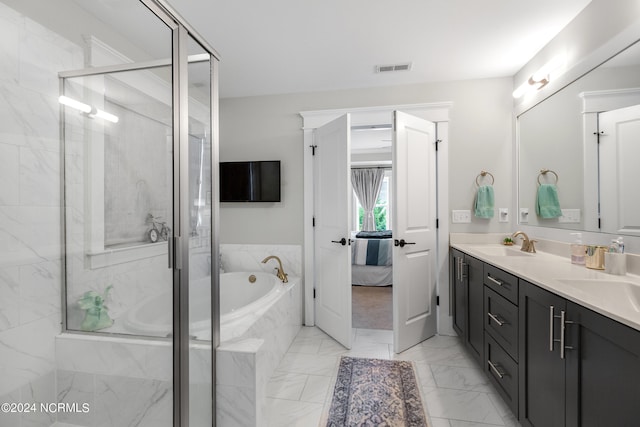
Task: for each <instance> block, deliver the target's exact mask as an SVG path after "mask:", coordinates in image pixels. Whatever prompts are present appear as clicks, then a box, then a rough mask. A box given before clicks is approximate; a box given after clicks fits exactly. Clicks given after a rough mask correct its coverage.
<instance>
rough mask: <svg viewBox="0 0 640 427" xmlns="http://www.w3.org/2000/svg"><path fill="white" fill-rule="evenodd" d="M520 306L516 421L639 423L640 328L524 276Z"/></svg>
mask: <svg viewBox="0 0 640 427" xmlns="http://www.w3.org/2000/svg"><path fill="white" fill-rule="evenodd" d="M519 308H520V337H521V340H520V365H519V366H520V423H521V424H522V425H524V426H536V427H540V426H543V427H547V426H550V427H553V426H567V427H578V426H582V427H589V426H593V427H596V426H621V427H622V426H636V425H639V424H640V421H639V417H640V408H639V407H638V396H640V332H638V331H636V330H635V329H632V328H629V327H628V326H625V325H622V324H621V323H619V322H616V321H615V320H612V319H610V318H608V317H605V316H602V315H600V314H598V313H595V312H594V311H592V310H589V309H587V308H585V307H582V306H580V305H578V304H575V303H572V302H570V301H567V300H565V299H564V298H561V297H559V296H557V295H555V294H553V293H551V292H548V291H545V290H543V289H541V288H539V287H537V286H535V285H532V284H530V283H527V282H525V281H522V280H521V281H520V306H519ZM563 347H564V349H563Z"/></svg>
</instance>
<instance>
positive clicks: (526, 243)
mask: <svg viewBox="0 0 640 427" xmlns="http://www.w3.org/2000/svg"><path fill="white" fill-rule="evenodd" d="M518 236H520V237H521V238H522V247H521V248H520V250H521V251H523V252H530V253H532V254H535V253H536V247H535V245H534V243H535V242H537V240H530V239H529V236H527V233H525V232H524V231H516V232H515V233H513V235H512V236H511V238H512V239H515V238H516V237H518Z"/></svg>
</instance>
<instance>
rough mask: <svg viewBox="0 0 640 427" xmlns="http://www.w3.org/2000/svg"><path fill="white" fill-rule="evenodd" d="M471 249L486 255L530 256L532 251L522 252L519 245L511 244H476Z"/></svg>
mask: <svg viewBox="0 0 640 427" xmlns="http://www.w3.org/2000/svg"><path fill="white" fill-rule="evenodd" d="M473 250H475V251H478V252H480V253H482V254H483V255H487V256H532V255H533V254H532V253H529V252H522V251H521V250H520V248H519V247H511V246H476V247H474V248H473Z"/></svg>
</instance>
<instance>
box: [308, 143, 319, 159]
mask: <svg viewBox="0 0 640 427" xmlns="http://www.w3.org/2000/svg"><path fill="white" fill-rule="evenodd" d="M309 147H311V155H312V156H315V155H316V148H318V146H317V145H310V146H309Z"/></svg>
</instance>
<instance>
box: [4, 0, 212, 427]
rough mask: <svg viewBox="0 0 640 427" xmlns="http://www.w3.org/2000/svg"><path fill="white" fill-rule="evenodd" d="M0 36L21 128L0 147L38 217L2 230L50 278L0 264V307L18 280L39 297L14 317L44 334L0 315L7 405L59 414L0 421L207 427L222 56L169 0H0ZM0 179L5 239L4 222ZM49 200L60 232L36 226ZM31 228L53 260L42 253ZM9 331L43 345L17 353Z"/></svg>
mask: <svg viewBox="0 0 640 427" xmlns="http://www.w3.org/2000/svg"><path fill="white" fill-rule="evenodd" d="M48 3H55V4H54V5H50V4H48ZM0 23H2V25H0V27H2V28H3V29H2V30H0V31H2V34H1V35H2V36H3V38H5V39H8V40H10V41H16V40H17V44H18V46H19V47H18V48H16V50H15V55H13V56H12V54H13V53H14V52H5V51H4V49H6V48H8V47H9V46H10V45H11V44H12V42H10V43H7V44H2V45H1V46H0V53H2V54H3V58H8V61H6V62H5V61H3V62H4V64H3V65H1V66H0V69H2V70H0V71H6V70H8V71H11V72H13V71H14V68H15V72H16V77H15V78H13V76H9V77H10V78H9V79H4V78H2V79H0V89H4V90H0V94H5V93H10V94H11V95H12V96H13V98H12V99H8V100H7V101H8V102H7V105H10V107H9V113H11V114H14V111H15V117H4V115H5V114H8V113H6V110H7V109H5V110H1V109H0V114H2V115H3V123H12V124H11V125H10V126H9V127H8V128H7V127H5V129H9V130H8V131H7V132H9V131H11V132H12V133H14V134H12V135H11V137H12V138H8V137H7V135H8V133H2V134H1V135H0V152H1V154H2V155H3V158H4V159H8V160H10V159H11V156H9V157H7V154H11V153H12V148H11V147H13V146H15V145H16V144H17V146H18V147H19V150H18V152H19V153H18V154H19V155H18V156H17V157H16V159H17V173H16V176H17V177H18V181H20V180H22V181H25V182H27V183H28V184H29V185H28V187H32V188H33V191H34V192H35V194H36V195H38V194H42V196H41V197H35V196H33V197H32V198H31V199H32V200H28V199H26V198H24V197H23V198H21V199H20V198H18V199H16V203H23V204H25V207H24V208H23V207H22V206H20V208H21V209H22V212H27V211H28V212H30V215H31V217H32V218H33V220H30V219H29V217H25V218H24V221H25V223H24V224H23V225H21V228H20V229H18V230H15V232H14V233H13V235H14V237H15V239H16V241H17V242H19V243H20V244H21V245H22V246H24V247H28V248H30V249H31V250H33V252H34V255H33V259H34V260H33V261H29V262H31V264H28V265H33V266H34V267H29V268H33V269H35V268H36V267H35V266H38V265H41V264H44V261H47V263H48V264H51V265H52V266H53V267H47V271H44V270H43V269H44V268H45V267H44V266H42V267H40V269H41V271H43V273H42V274H41V276H42V277H45V278H47V279H48V278H49V277H51V279H48V280H49V282H50V283H49V282H47V287H46V288H45V287H44V286H42V285H41V283H40V282H42V281H43V280H39V279H38V274H32V275H27V274H24V275H23V276H20V277H24V280H23V279H22V278H19V279H16V285H15V286H13V285H12V282H11V281H8V280H5V279H6V278H12V276H11V274H9V273H11V272H13V271H14V270H15V271H20V270H21V269H23V270H25V268H26V267H25V265H27V261H25V260H24V259H26V258H25V257H22V258H20V257H18V256H15V257H12V258H10V259H9V258H5V259H7V260H9V261H7V262H5V263H3V264H2V265H0V296H1V297H3V298H4V299H5V300H6V296H7V295H9V296H10V297H12V294H11V293H10V292H12V289H13V287H19V288H20V287H22V285H23V283H22V282H23V281H24V287H25V289H31V291H30V292H31V294H33V295H37V296H38V297H40V299H39V300H38V299H37V298H33V303H31V302H29V301H26V302H25V301H22V300H20V301H19V304H20V306H22V305H25V306H27V307H30V305H29V304H31V305H33V311H34V313H35V312H36V311H40V312H41V313H43V314H41V316H42V318H43V319H44V320H43V322H44V323H46V325H45V326H46V327H45V328H44V329H43V328H42V327H39V328H38V331H37V332H38V336H37V337H36V336H35V335H33V334H34V332H33V331H32V329H34V328H31V329H29V328H30V325H33V324H34V319H28V318H27V317H23V319H25V322H22V321H21V319H20V317H19V316H16V318H15V321H14V320H13V318H12V317H7V318H8V319H9V320H10V321H8V322H6V324H5V321H4V319H5V317H6V315H7V313H8V314H9V315H10V314H11V312H10V311H9V307H8V306H5V304H4V303H0V344H3V345H4V347H7V348H9V347H10V348H12V349H13V348H14V347H15V349H16V350H15V354H14V353H13V352H3V351H0V362H1V363H0V364H1V365H2V366H3V369H5V370H6V372H14V371H15V372H17V374H16V375H13V374H11V375H8V376H6V379H7V380H8V381H5V382H4V384H3V385H2V386H1V387H0V398H3V402H4V401H15V402H26V401H33V402H34V403H37V405H40V404H41V403H44V404H45V405H46V404H49V405H51V404H54V406H50V408H58V409H57V410H53V411H43V410H40V406H38V413H37V414H24V413H22V414H19V413H16V414H12V413H3V414H0V426H4V425H7V426H9V425H11V426H15V425H27V424H25V423H28V425H35V426H57V425H60V426H63V425H64V426H67V425H72V426H86V427H93V426H128V425H136V426H160V427H162V426H167V427H169V426H175V427H178V426H180V427H186V426H212V425H215V410H214V408H215V402H214V401H215V399H214V397H215V388H214V385H215V356H214V354H215V351H214V350H215V347H216V346H217V345H218V341H219V338H218V337H219V325H218V320H217V319H219V315H218V310H217V307H218V274H217V271H218V270H217V265H218V258H219V257H218V242H217V241H216V236H217V234H218V233H217V230H216V228H217V200H218V195H217V192H218V190H217V185H213V182H214V177H216V178H215V182H216V183H217V163H218V161H217V152H218V146H217V114H218V113H217V110H218V109H217V74H218V59H217V54H216V53H215V51H214V50H213V49H212V48H211V47H210V46H209V45H208V44H207V43H206V42H205V41H204V40H202V38H201V37H200V36H199V35H198V34H197V33H196V32H195V31H194V30H193V29H192V28H191V27H190V26H189V25H188V24H187V23H185V22H184V21H183V20H182V19H181V18H180V17H179V16H178V15H177V13H175V11H174V10H173V9H172V8H171V6H170V5H169V4H168V3H166V2H165V1H163V0H139V1H124V2H123V1H120V0H103V1H99V2H87V1H75V0H71V1H68V2H64V3H62V2H41V1H37V0H20V1H17V0H0ZM12 37H15V40H14V38H12ZM14 57H15V58H14ZM25 58H26V59H25ZM14 59H15V64H16V66H15V67H14V66H13V64H14V62H12V61H13V60H14ZM25 70H26V71H25ZM3 96H4V95H3ZM56 114H57V117H56ZM54 117H55V118H56V120H55V121H54ZM14 128H15V130H14ZM45 134H46V135H45ZM58 136H59V138H58ZM23 141H24V142H23ZM23 148H24V149H23ZM20 150H22V151H23V152H22V153H21V152H20ZM27 152H28V153H29V154H30V155H32V157H33V158H34V160H33V162H32V164H31V166H29V165H23V163H24V162H23V161H22V160H21V159H26V157H25V155H26V153H27ZM56 158H58V159H59V160H60V162H59V164H58V165H56V163H57V162H56V161H55V159H56ZM8 164H9V162H7V165H8ZM5 170H6V167H5ZM11 170H13V169H10V171H11ZM5 175H6V174H5ZM5 175H2V178H3V181H5V182H4V183H3V189H2V191H0V232H2V233H1V234H2V235H1V236H0V237H3V236H4V234H5V231H6V230H9V229H10V228H11V227H12V222H11V221H10V220H9V219H7V216H6V215H5V213H6V212H5V211H6V209H5V206H4V205H5V202H6V201H7V200H8V199H7V198H6V194H8V193H7V189H6V188H5V187H8V184H7V182H10V181H6V180H5V178H11V176H5ZM22 177H26V178H22ZM23 187H24V186H23ZM25 188H26V187H25ZM52 193H53V195H52ZM9 202H11V203H10V204H14V203H13V202H12V201H11V200H9ZM56 205H57V208H58V209H60V211H61V215H54V217H55V218H57V219H58V221H59V223H60V225H57V224H55V223H53V222H49V221H47V220H37V219H36V218H38V213H40V214H41V215H43V216H47V215H51V213H52V212H53V211H52V210H51V209H53V208H54V207H56ZM7 209H8V208H7ZM38 210H39V212H38ZM31 212H32V213H31ZM18 215H20V211H16V214H15V216H16V221H20V218H19V217H18ZM14 228H15V227H14ZM23 228H24V229H25V230H24V231H23ZM27 228H31V230H29V231H26V229H27ZM21 233H24V234H25V236H26V237H24V238H22V237H21ZM29 233H34V234H37V233H40V234H41V236H43V237H44V238H45V239H47V248H49V247H50V245H54V244H55V243H56V240H57V241H58V242H59V247H61V250H60V251H57V250H56V251H52V253H51V254H49V253H44V252H43V251H41V250H39V248H38V245H37V244H34V242H35V238H31V237H29ZM56 234H57V235H58V236H60V237H59V239H56V238H55V236H56ZM52 235H53V236H54V237H52ZM30 240H31V241H30ZM16 247H17V246H16ZM10 249H11V248H10ZM20 250H22V249H20ZM11 262H13V263H14V264H15V265H7V264H8V263H11ZM25 271H27V270H25ZM7 272H9V273H7ZM56 275H58V277H60V279H57V278H53V277H54V276H56ZM16 277H18V276H16ZM49 285H51V286H49ZM56 285H59V286H58V289H59V290H57V291H53V290H52V289H53V287H54V286H56ZM38 286H41V288H38ZM43 291H44V293H42V292H43ZM22 294H23V293H22V291H20V292H19V293H18V296H16V298H21V295H22ZM42 298H52V299H55V298H57V299H58V301H61V303H60V304H58V303H57V301H53V302H51V301H47V302H46V303H43V302H42ZM41 306H46V307H47V309H48V311H47V312H46V313H44V312H43V310H42V309H41V308H40V307H41ZM149 306H152V307H154V310H153V311H152V312H148V310H147V309H146V308H144V307H149ZM56 310H57V312H54V311H56ZM56 319H58V321H56ZM26 320H28V321H29V322H30V323H29V322H27V321H26ZM23 323H24V324H23ZM56 324H61V328H56V327H55V326H54V325H56ZM34 330H35V329H34ZM18 334H23V341H26V340H34V338H35V339H36V341H38V344H36V345H32V344H30V345H29V348H28V349H27V348H26V347H25V346H26V345H25V344H24V342H22V341H19V342H16V343H15V345H14V344H13V343H10V341H11V340H12V339H13V338H14V336H17V335H18ZM29 335H31V336H29ZM40 341H41V342H42V344H41V347H42V348H36V347H38V346H40ZM0 347H3V346H2V345H0ZM23 347H25V348H23ZM31 347H33V348H31ZM12 351H13V350H12ZM29 352H31V353H33V361H31V358H30V357H31V354H30V355H29V357H25V355H26V354H28V353H29ZM21 357H22V360H21ZM34 384H37V385H38V387H37V388H40V385H42V387H41V388H42V390H43V391H42V392H40V391H38V390H36V391H33V392H31V391H29V390H35V388H34ZM28 393H31V395H29V396H27V394H28ZM55 405H58V406H55ZM42 408H45V407H44V406H43V407H42ZM60 408H61V409H60Z"/></svg>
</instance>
